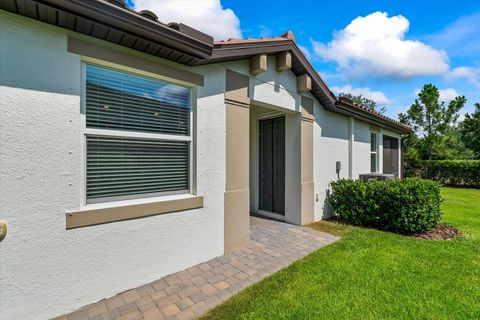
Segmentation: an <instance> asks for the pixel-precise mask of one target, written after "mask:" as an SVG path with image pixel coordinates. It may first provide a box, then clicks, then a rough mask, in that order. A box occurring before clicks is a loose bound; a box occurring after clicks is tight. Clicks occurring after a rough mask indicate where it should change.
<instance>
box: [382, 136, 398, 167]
mask: <svg viewBox="0 0 480 320" xmlns="http://www.w3.org/2000/svg"><path fill="white" fill-rule="evenodd" d="M383 173H388V174H394V175H395V176H396V177H398V139H397V138H394V137H390V136H386V135H384V136H383Z"/></svg>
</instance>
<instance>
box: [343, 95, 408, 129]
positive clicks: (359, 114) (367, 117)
mask: <svg viewBox="0 0 480 320" xmlns="http://www.w3.org/2000/svg"><path fill="white" fill-rule="evenodd" d="M335 105H336V108H337V110H339V111H341V112H340V113H343V114H345V115H347V116H353V117H355V118H357V119H361V120H363V121H365V122H367V123H370V124H373V125H376V126H379V127H381V128H385V129H390V130H393V131H396V132H400V133H411V132H413V129H412V128H411V127H410V126H407V125H404V124H401V123H399V122H397V121H394V120H393V119H388V118H387V117H385V116H382V115H377V114H376V113H373V112H370V111H368V110H365V109H363V108H360V107H357V106H354V105H350V104H348V103H345V102H343V101H341V100H337V102H336V103H335Z"/></svg>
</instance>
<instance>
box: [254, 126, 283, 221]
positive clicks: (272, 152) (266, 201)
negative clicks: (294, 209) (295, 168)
mask: <svg viewBox="0 0 480 320" xmlns="http://www.w3.org/2000/svg"><path fill="white" fill-rule="evenodd" d="M259 131H260V132H259V133H260V137H259V203H258V209H260V210H263V211H268V212H273V213H278V214H281V215H285V117H281V118H275V119H267V120H261V121H260V122H259Z"/></svg>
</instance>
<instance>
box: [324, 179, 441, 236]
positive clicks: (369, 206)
mask: <svg viewBox="0 0 480 320" xmlns="http://www.w3.org/2000/svg"><path fill="white" fill-rule="evenodd" d="M441 202H442V200H441V196H440V185H439V184H438V183H436V182H433V181H429V180H420V179H413V178H408V179H404V180H399V179H396V180H391V181H386V182H385V181H369V182H362V181H359V180H339V181H335V182H332V183H331V192H330V195H329V197H328V203H329V204H330V206H331V207H332V208H333V210H334V211H335V212H336V213H337V214H338V215H339V216H340V218H341V219H342V220H344V221H346V222H348V223H351V224H353V225H359V226H365V227H372V228H377V229H380V230H387V231H392V232H396V233H402V234H411V233H420V232H424V231H428V230H431V229H433V228H434V227H435V226H436V225H437V224H438V223H439V221H440V218H441V215H442V212H441V210H440V204H441Z"/></svg>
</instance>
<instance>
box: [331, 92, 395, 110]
mask: <svg viewBox="0 0 480 320" xmlns="http://www.w3.org/2000/svg"><path fill="white" fill-rule="evenodd" d="M339 96H340V97H345V98H348V99H350V100H352V101H353V102H354V103H356V104H359V105H362V106H364V107H365V108H367V109H369V110H372V111H376V112H380V113H385V112H386V111H387V109H386V108H385V107H383V106H382V107H380V106H379V105H377V103H376V102H375V101H373V100H370V99H368V98H365V97H364V96H362V95H361V94H359V95H357V96H355V95H353V94H350V93H340V94H339Z"/></svg>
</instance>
